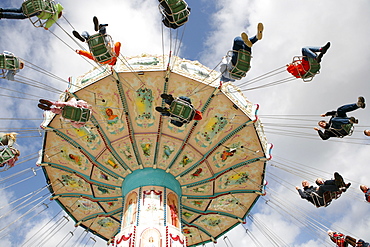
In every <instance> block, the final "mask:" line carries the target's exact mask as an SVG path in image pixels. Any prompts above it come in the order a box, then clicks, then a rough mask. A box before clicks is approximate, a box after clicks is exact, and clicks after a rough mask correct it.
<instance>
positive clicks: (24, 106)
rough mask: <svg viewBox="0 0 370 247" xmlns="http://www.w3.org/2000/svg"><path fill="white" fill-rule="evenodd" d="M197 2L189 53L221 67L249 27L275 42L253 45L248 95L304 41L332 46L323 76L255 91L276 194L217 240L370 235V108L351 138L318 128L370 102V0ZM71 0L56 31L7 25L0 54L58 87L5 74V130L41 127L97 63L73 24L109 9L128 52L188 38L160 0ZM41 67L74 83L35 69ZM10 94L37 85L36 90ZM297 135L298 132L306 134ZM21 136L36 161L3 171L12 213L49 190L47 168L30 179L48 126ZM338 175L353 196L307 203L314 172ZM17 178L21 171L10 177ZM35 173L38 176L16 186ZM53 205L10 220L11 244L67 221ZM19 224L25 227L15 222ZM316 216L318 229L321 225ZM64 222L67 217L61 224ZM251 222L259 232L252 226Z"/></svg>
mask: <svg viewBox="0 0 370 247" xmlns="http://www.w3.org/2000/svg"><path fill="white" fill-rule="evenodd" d="M187 2H188V4H189V6H190V7H191V16H190V19H189V22H188V23H187V24H186V26H185V27H181V28H180V29H179V31H178V38H179V39H181V38H180V37H181V35H182V34H183V38H182V39H181V41H182V42H181V49H180V53H179V56H180V57H183V58H186V59H190V60H198V61H200V62H201V63H202V64H204V65H206V66H208V67H209V68H214V67H215V66H216V65H217V64H218V63H219V62H220V60H221V58H222V57H223V56H224V55H225V54H226V53H227V51H228V50H230V49H231V46H232V41H233V39H234V37H236V36H238V35H240V33H241V32H243V31H245V32H246V33H248V34H249V35H250V36H252V35H254V34H255V33H256V27H257V24H258V23H259V22H262V23H263V24H264V26H265V29H264V34H263V39H262V40H260V41H258V42H257V43H256V44H254V46H253V48H252V53H253V58H252V64H251V66H252V68H251V70H250V71H249V72H248V74H247V77H246V78H245V79H243V80H241V81H238V82H236V85H238V86H239V87H240V88H241V89H242V90H244V89H248V86H247V85H245V84H246V83H247V81H248V80H250V79H252V78H255V77H257V76H260V75H264V74H265V73H268V72H270V71H272V70H275V69H278V68H283V67H284V66H285V65H286V64H288V63H290V62H291V61H292V58H293V56H297V55H300V54H301V48H302V47H304V46H322V45H324V44H325V43H326V42H328V41H330V42H331V47H330V49H329V51H328V52H327V54H326V55H325V56H324V58H323V61H322V69H321V73H320V74H319V75H317V76H316V77H315V78H314V80H313V81H312V82H311V83H302V81H300V80H298V79H297V80H293V81H290V82H287V83H283V84H281V85H276V86H272V87H266V88H261V89H255V90H248V91H245V92H244V94H245V95H246V97H247V98H248V99H249V100H250V101H251V102H253V103H258V104H259V105H260V110H259V115H260V119H261V121H262V123H264V128H265V133H266V136H267V139H268V141H269V142H271V143H273V144H274V148H273V151H272V155H273V159H272V160H271V161H270V162H269V163H268V165H267V169H266V174H267V177H266V180H267V181H268V186H267V195H266V196H265V197H262V198H260V200H259V202H258V203H257V204H256V206H255V207H254V208H253V209H252V211H251V214H252V215H253V218H254V221H253V222H252V220H251V219H250V218H247V219H246V221H247V224H246V225H244V228H243V226H238V227H236V228H235V229H233V230H232V231H230V232H229V233H227V234H226V236H227V238H225V239H224V237H221V238H220V239H219V240H218V243H217V244H215V246H217V247H223V246H259V245H258V243H256V241H253V240H252V238H251V236H252V237H254V238H255V239H257V241H258V242H259V243H260V244H261V245H262V246H299V247H311V246H312V247H313V246H334V244H330V242H328V237H327V236H326V233H325V232H326V231H327V230H329V229H331V230H335V231H341V232H343V233H344V234H348V235H351V236H353V237H355V238H363V239H365V240H367V241H370V222H369V221H368V220H367V217H366V216H367V214H368V213H369V210H370V204H367V203H366V202H365V201H364V198H363V193H362V192H361V191H360V190H359V184H367V185H370V178H369V175H370V174H369V173H370V172H369V169H368V167H367V165H368V160H369V155H370V152H369V148H370V147H369V144H370V139H366V137H365V136H364V135H363V134H362V132H363V130H364V129H366V128H370V118H369V115H370V114H369V111H370V110H369V107H370V106H369V107H368V108H365V109H359V110H356V111H355V112H353V113H352V114H351V115H353V116H355V117H356V118H358V119H359V124H358V125H357V126H356V129H355V132H354V133H353V135H352V136H351V137H345V138H343V139H337V140H333V139H331V140H328V141H322V140H321V139H320V138H319V137H318V136H317V134H316V133H315V131H314V130H313V127H315V126H316V123H317V121H319V120H321V119H322V118H321V117H320V114H323V113H325V112H327V111H330V110H335V109H336V108H337V107H339V106H341V105H343V104H347V103H354V102H356V101H357V97H358V96H360V95H361V96H364V97H365V99H368V100H369V102H370V85H369V82H368V75H367V72H368V64H367V62H368V61H369V60H370V49H369V45H368V40H369V38H370V29H369V28H368V25H369V24H370V16H369V14H368V13H369V11H370V2H369V1H367V0H356V1H345V0H326V1H321V0H310V1H308V0H300V1H297V0H229V1H225V0H212V1H210V0H188V1H187ZM61 4H62V5H63V6H64V8H65V11H64V17H65V18H62V19H61V20H60V21H59V22H58V23H59V25H60V27H59V26H57V25H54V26H53V27H52V28H50V31H46V30H43V29H42V28H35V27H33V26H32V24H31V23H30V22H29V21H28V20H5V19H1V20H0V33H1V34H2V35H0V50H7V51H12V52H13V53H14V54H15V55H17V56H19V57H22V58H23V59H25V60H26V61H28V62H29V63H26V64H27V65H28V66H27V67H26V68H25V69H24V70H22V71H21V72H20V73H19V74H18V75H19V76H23V77H26V78H29V79H31V80H29V81H28V80H27V81H28V82H29V83H30V84H35V83H36V82H42V83H44V84H46V85H48V86H49V87H50V88H47V87H46V86H41V87H42V88H35V87H32V86H29V85H23V84H19V83H17V82H11V81H6V80H1V79H0V86H1V93H0V97H1V102H2V110H1V111H0V119H1V120H0V124H1V131H5V130H9V129H11V130H14V129H15V128H28V129H29V128H34V129H37V128H38V126H39V125H40V123H41V121H42V112H41V111H40V110H39V109H38V108H37V101H38V99H39V98H47V99H51V100H55V99H57V98H58V95H59V93H61V92H62V91H63V90H64V89H65V88H66V80H67V79H68V77H70V76H73V77H77V76H79V75H81V74H83V73H85V72H87V71H88V70H90V69H91V68H92V66H93V65H92V64H91V63H89V62H87V61H86V60H84V59H83V58H82V57H80V56H78V55H77V54H75V52H74V50H75V49H80V48H79V46H78V45H80V44H81V43H80V42H74V41H73V39H72V38H71V33H72V30H73V29H75V30H77V31H79V32H81V31H84V30H87V31H89V32H90V33H93V23H92V17H93V16H97V17H98V18H99V20H100V22H101V23H108V24H109V26H108V32H109V34H110V35H111V36H112V37H113V39H114V40H115V41H120V42H121V43H122V48H121V53H122V54H123V55H124V56H133V55H138V54H143V53H148V54H162V53H163V49H162V40H164V41H165V43H164V47H165V51H168V50H169V42H168V40H169V39H170V37H172V38H175V37H174V36H175V35H176V32H172V34H171V35H172V36H171V35H170V33H169V31H168V30H167V29H166V28H165V27H162V25H161V16H160V14H159V11H158V2H157V1H155V0H141V1H138V0H130V1H128V0H106V1H104V4H102V1H97V0H95V1H94V0H79V1H61ZM20 5H21V1H18V0H12V1H10V0H5V1H1V6H0V7H2V8H5V7H19V6H20ZM67 20H68V22H67ZM162 29H164V32H162ZM31 64H34V65H37V66H39V67H40V68H42V70H44V71H47V72H50V73H52V74H54V75H57V76H58V77H59V78H62V79H63V80H64V81H62V80H57V79H53V78H50V77H49V76H46V75H45V74H43V73H40V72H39V71H36V70H34V69H32V68H31V67H33V66H31ZM18 75H17V76H18ZM287 77H289V74H288V73H287V72H283V73H281V74H279V75H276V76H272V77H270V78H268V79H267V80H265V81H261V82H257V83H255V84H254V85H256V86H257V85H263V84H265V83H269V82H274V81H276V80H278V79H281V78H287ZM17 78H21V77H17ZM32 80H34V81H32ZM22 81H25V80H23V79H22ZM35 81H36V82H35ZM51 88H58V89H59V90H60V91H58V92H57V93H55V92H52V91H51V90H50V89H51ZM9 89H11V90H16V91H21V92H26V93H27V94H28V95H22V94H20V93H16V92H12V91H10V90H9ZM4 95H5V96H4ZM31 95H33V96H31ZM9 96H11V97H9ZM278 117H279V118H278ZM5 118H11V120H5ZM293 131H296V132H298V133H295V132H294V133H295V134H294V133H293ZM17 143H18V147H19V149H20V150H21V152H22V157H23V159H22V160H21V161H26V160H27V159H30V160H29V161H26V162H24V163H21V164H19V165H18V166H16V167H15V168H13V169H11V170H9V171H7V172H3V173H1V174H0V189H1V190H0V215H3V214H4V213H6V212H8V211H9V210H11V209H9V208H12V206H10V207H5V206H4V205H7V204H9V203H10V202H12V201H14V200H16V199H17V198H21V197H22V196H24V195H27V194H28V193H31V192H33V191H36V190H38V189H40V188H42V187H44V186H45V185H46V184H45V178H44V177H43V174H42V172H41V170H38V171H36V173H37V176H33V172H32V171H31V170H29V171H28V172H24V173H21V174H18V173H19V172H21V171H23V170H24V169H26V168H29V167H34V165H35V162H36V159H35V157H37V152H38V150H39V149H40V148H41V146H42V137H41V136H40V134H39V132H38V131H34V132H31V133H26V132H21V135H20V136H19V138H18V142H17ZM335 171H337V172H339V173H340V174H342V175H343V177H344V178H345V179H346V180H347V181H350V182H352V186H351V188H350V189H349V190H348V192H346V193H345V194H343V195H342V197H341V198H339V199H338V200H336V201H334V202H333V203H332V205H330V206H329V207H327V208H320V209H316V208H315V207H314V206H312V205H311V204H309V203H308V202H307V201H304V200H301V199H300V197H299V196H298V193H297V192H296V190H295V188H294V187H295V186H300V183H301V181H302V180H303V179H307V180H309V181H310V182H313V181H314V179H315V178H316V177H317V176H321V177H323V178H326V179H329V178H331V177H332V176H333V175H332V174H333V173H334V172H335ZM12 175H14V178H7V177H8V176H12ZM5 178H7V179H5ZM23 179H26V180H25V181H24V182H22V183H20V184H17V185H14V186H11V187H9V188H7V186H10V185H11V184H13V183H15V182H16V181H21V180H23ZM39 196H42V198H41V199H40V200H39V201H37V203H38V202H41V200H44V199H45V198H47V197H48V193H47V191H46V189H45V190H43V191H42V192H40V193H39V194H37V196H35V197H34V198H36V197H39ZM31 200H32V199H31ZM44 202H45V203H50V204H49V205H48V206H50V210H44V211H42V210H43V207H45V206H40V207H38V208H37V209H36V211H35V212H36V213H37V214H38V215H37V216H35V218H33V219H30V220H28V221H27V217H23V218H20V219H18V218H19V217H20V216H21V213H20V212H22V211H21V210H20V212H14V213H12V214H11V215H10V216H7V217H4V218H3V219H1V218H0V228H1V229H0V246H21V245H22V243H23V242H24V241H26V239H28V238H30V237H31V236H32V235H33V234H34V233H35V232H36V231H38V229H39V228H40V227H42V226H43V225H45V224H46V223H47V222H49V221H51V222H53V223H55V222H57V220H58V219H59V218H61V215H59V216H58V217H56V218H55V219H53V217H54V216H55V215H57V213H58V212H59V211H60V208H59V206H58V205H56V204H55V203H53V202H50V201H49V200H48V199H47V200H45V201H44ZM40 205H42V204H40ZM23 210H25V209H23ZM23 212H25V211H23ZM364 216H365V217H364ZM36 219H37V220H36ZM15 220H17V221H16V223H14V224H12V225H10V224H11V222H14V221H15ZM314 220H315V224H313V225H309V224H310V222H312V221H314ZM257 222H259V223H257ZM63 224H64V222H62V221H61V222H60V226H61V225H63ZM7 225H8V226H9V225H10V226H9V229H8V228H7V229H5V230H2V229H3V228H4V227H5V226H7ZM20 226H22V227H20ZM258 226H259V227H260V228H261V229H262V231H261V230H260V229H258ZM245 228H246V229H248V231H247V233H246V230H245ZM8 230H12V231H11V232H10V235H6V236H5V235H4V232H6V231H8ZM69 231H74V227H73V223H71V222H69V223H68V224H67V225H66V226H65V227H64V228H63V229H62V230H61V231H59V232H58V233H57V236H55V237H53V239H51V240H50V241H49V242H47V244H45V246H55V245H56V244H55V243H58V242H59V241H60V240H61V239H62V238H63V237H64V236H65V235H66V234H68V232H69ZM262 232H269V234H268V235H270V236H273V237H271V238H273V240H274V241H277V239H280V240H279V241H280V242H275V243H274V242H273V241H272V240H271V239H268V238H267V237H266V236H265V235H264V234H263V233H262ZM76 233H77V234H76V235H77V236H80V237H81V238H80V240H81V241H82V240H83V241H82V243H83V244H85V242H86V243H88V244H90V243H92V242H93V241H92V240H91V241H90V242H87V241H88V240H89V236H86V237H85V239H83V237H84V236H85V235H81V234H83V233H82V231H81V229H77V230H76ZM54 239H55V240H54ZM52 241H55V242H52ZM97 241H98V242H97V244H96V245H95V246H105V243H104V241H101V240H98V239H97ZM34 243H35V245H41V244H38V243H37V242H34ZM206 246H213V244H212V243H210V244H207V245H206Z"/></svg>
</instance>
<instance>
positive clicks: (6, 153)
mask: <svg viewBox="0 0 370 247" xmlns="http://www.w3.org/2000/svg"><path fill="white" fill-rule="evenodd" d="M12 149H13V148H11V147H4V148H3V149H2V150H0V171H1V172H2V171H6V170H8V169H9V168H10V166H9V165H8V164H4V163H6V162H8V161H9V160H11V159H13V158H14V156H15V154H14V153H13V151H12Z"/></svg>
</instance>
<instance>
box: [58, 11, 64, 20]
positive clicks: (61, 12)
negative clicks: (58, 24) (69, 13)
mask: <svg viewBox="0 0 370 247" xmlns="http://www.w3.org/2000/svg"><path fill="white" fill-rule="evenodd" d="M62 15H63V10H61V11H60V12H59V14H58V19H59V18H60V17H62Z"/></svg>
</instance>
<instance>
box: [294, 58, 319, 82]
mask: <svg viewBox="0 0 370 247" xmlns="http://www.w3.org/2000/svg"><path fill="white" fill-rule="evenodd" d="M302 61H303V57H302V56H295V57H293V62H292V64H293V65H294V66H295V67H296V68H297V67H298V66H300V68H301V69H302V71H303V72H304V74H303V75H301V73H300V71H298V73H297V74H298V75H300V77H301V79H302V80H303V82H310V81H312V80H313V78H314V77H315V75H317V74H320V68H321V66H320V64H319V63H318V62H317V61H316V59H313V58H310V57H309V58H308V63H309V65H310V68H309V70H305V69H304V68H303V66H302Z"/></svg>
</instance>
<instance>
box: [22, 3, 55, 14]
mask: <svg viewBox="0 0 370 247" xmlns="http://www.w3.org/2000/svg"><path fill="white" fill-rule="evenodd" d="M22 11H23V13H24V14H25V15H26V16H27V17H30V16H31V15H33V14H35V13H38V12H44V13H49V14H54V13H55V12H56V9H55V3H54V1H52V0H26V1H24V2H23V4H22Z"/></svg>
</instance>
